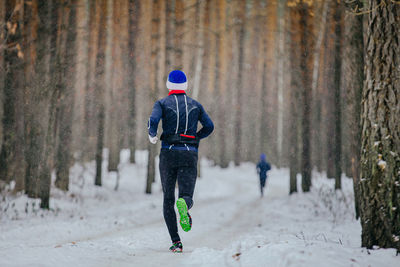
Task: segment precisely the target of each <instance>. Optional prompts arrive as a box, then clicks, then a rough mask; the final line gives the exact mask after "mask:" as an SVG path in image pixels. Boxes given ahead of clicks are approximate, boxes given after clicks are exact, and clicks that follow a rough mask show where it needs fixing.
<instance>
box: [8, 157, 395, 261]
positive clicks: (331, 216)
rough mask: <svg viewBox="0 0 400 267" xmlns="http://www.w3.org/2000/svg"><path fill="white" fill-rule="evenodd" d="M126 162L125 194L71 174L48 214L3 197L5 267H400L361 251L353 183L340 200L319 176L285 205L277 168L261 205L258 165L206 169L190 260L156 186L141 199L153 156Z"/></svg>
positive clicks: (380, 254)
mask: <svg viewBox="0 0 400 267" xmlns="http://www.w3.org/2000/svg"><path fill="white" fill-rule="evenodd" d="M122 156H123V157H122V162H123V163H122V164H121V168H120V169H121V175H120V182H119V188H118V191H115V190H114V187H115V184H116V180H117V177H116V175H115V174H108V175H106V177H104V178H103V183H104V185H103V187H101V188H98V187H95V186H94V185H93V174H94V165H93V164H92V165H88V166H85V167H83V166H80V165H75V166H74V167H73V168H72V179H71V185H70V191H69V192H68V193H63V192H61V191H58V190H56V189H54V188H53V189H52V198H51V206H52V210H50V211H42V210H40V209H38V201H35V200H31V199H27V198H26V197H24V196H19V197H11V196H9V195H4V193H3V196H2V200H1V201H0V266H335V267H337V266H400V256H395V255H396V251H395V250H393V249H375V250H367V249H365V248H361V247H360V232H361V228H360V224H359V222H358V221H356V220H355V219H354V218H353V217H354V214H353V209H354V208H353V195H352V183H351V180H350V179H347V178H344V179H343V191H342V192H338V193H335V192H334V190H332V188H333V181H332V180H328V179H325V178H323V177H320V176H321V175H320V174H315V175H314V179H313V190H312V192H311V193H308V194H303V193H298V194H295V195H292V196H288V177H289V175H288V171H287V170H282V169H281V170H278V169H275V168H273V170H272V171H271V172H270V173H269V179H268V181H267V190H266V194H265V197H264V198H260V196H259V189H258V183H257V175H256V172H255V166H254V165H253V164H250V163H246V164H242V165H241V166H240V167H237V168H235V167H230V168H228V169H220V168H217V167H211V164H210V163H209V162H207V161H205V160H203V161H202V177H201V178H200V179H199V180H198V182H197V185H196V192H195V205H194V207H193V209H192V210H191V215H192V217H193V228H192V230H191V231H190V232H188V233H184V232H183V231H181V232H180V234H181V238H182V242H183V245H184V253H182V254H172V253H170V252H169V251H168V247H169V246H170V240H169V236H168V232H167V229H166V226H165V224H164V220H163V218H162V192H161V188H160V184H159V178H158V177H157V179H156V182H155V183H154V185H153V192H154V193H153V194H151V195H146V194H144V188H145V171H146V166H145V164H146V162H145V161H146V154H145V153H143V152H142V153H138V154H137V158H138V163H137V164H135V165H131V164H128V163H126V162H127V156H128V155H127V153H126V152H123V153H122ZM104 167H105V166H104Z"/></svg>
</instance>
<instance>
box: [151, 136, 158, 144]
mask: <svg viewBox="0 0 400 267" xmlns="http://www.w3.org/2000/svg"><path fill="white" fill-rule="evenodd" d="M149 140H150V143H152V144H155V143H157V141H158V137H157V136H154V137H152V136H150V135H149Z"/></svg>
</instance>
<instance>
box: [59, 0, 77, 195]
mask: <svg viewBox="0 0 400 267" xmlns="http://www.w3.org/2000/svg"><path fill="white" fill-rule="evenodd" d="M76 5H77V1H76V0H72V1H70V2H69V7H68V9H69V17H68V22H67V27H66V29H67V33H66V40H65V60H64V64H65V66H64V67H63V68H62V69H61V70H60V71H61V72H62V77H61V79H62V80H63V81H62V89H61V90H62V92H61V94H60V99H59V104H60V124H59V130H58V138H59V140H58V148H57V160H56V181H55V185H56V186H57V187H58V188H59V189H61V190H64V191H68V187H69V168H70V167H71V164H72V163H71V159H72V153H71V150H72V148H71V143H72V118H73V106H74V98H75V97H74V90H73V89H72V88H71V86H69V85H72V84H74V81H75V71H74V70H75V55H76V49H75V47H76V41H75V36H76ZM64 10H65V8H64ZM67 83H68V84H67Z"/></svg>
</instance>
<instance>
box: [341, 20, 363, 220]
mask: <svg viewBox="0 0 400 267" xmlns="http://www.w3.org/2000/svg"><path fill="white" fill-rule="evenodd" d="M345 22H346V26H345V29H347V33H346V34H345V36H346V39H345V40H346V45H345V47H346V51H345V52H346V54H345V57H344V59H345V60H346V62H347V64H346V69H345V83H346V89H347V90H346V91H347V106H348V111H347V114H348V119H347V128H348V129H349V130H348V131H349V143H350V149H349V153H350V155H349V158H350V160H351V169H352V177H353V186H354V200H355V210H356V218H357V219H358V218H359V216H360V213H359V202H358V201H359V192H358V183H359V181H360V151H361V150H360V147H361V129H360V113H361V94H362V87H363V80H364V40H363V16H355V15H354V14H351V13H349V14H347V17H346V19H345Z"/></svg>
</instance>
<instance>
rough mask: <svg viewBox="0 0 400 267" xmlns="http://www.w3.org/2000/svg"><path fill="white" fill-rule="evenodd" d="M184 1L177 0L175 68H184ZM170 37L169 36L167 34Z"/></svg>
mask: <svg viewBox="0 0 400 267" xmlns="http://www.w3.org/2000/svg"><path fill="white" fill-rule="evenodd" d="M183 13H184V3H183V0H175V34H174V39H175V47H174V51H175V53H174V54H175V59H174V65H173V66H174V69H182V68H183V42H182V40H183V35H184V23H185V21H184V15H183ZM167 38H169V36H167Z"/></svg>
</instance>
